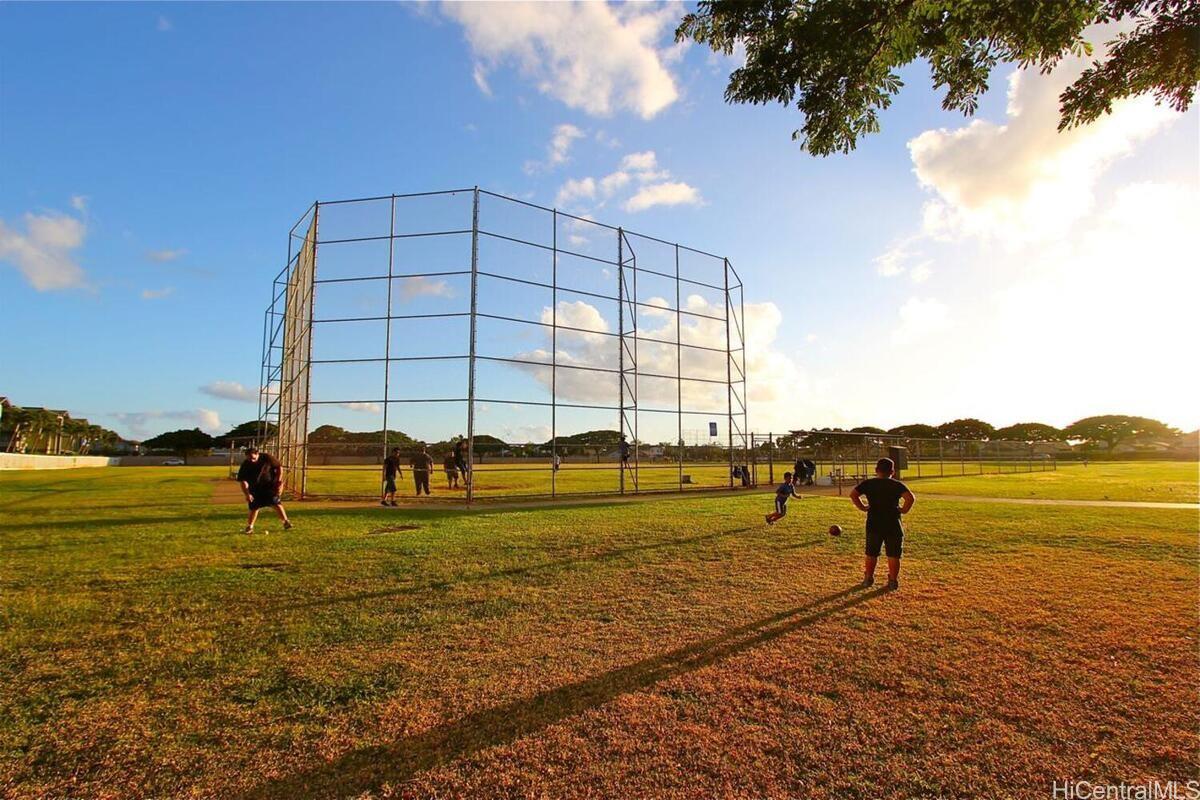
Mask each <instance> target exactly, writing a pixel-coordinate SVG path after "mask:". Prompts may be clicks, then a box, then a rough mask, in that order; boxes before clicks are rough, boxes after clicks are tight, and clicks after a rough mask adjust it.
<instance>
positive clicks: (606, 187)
mask: <svg viewBox="0 0 1200 800" xmlns="http://www.w3.org/2000/svg"><path fill="white" fill-rule="evenodd" d="M627 183H629V173H628V172H623V171H621V170H617V171H616V172H612V173H609V174H608V175H605V176H604V177H603V178H601V179H600V191H601V192H602V193H603V194H604V196H605V197H611V196H612V195H613V194H614V193H615V192H617V191H619V190H621V189H622V188H624V187H625V185H626V184H627Z"/></svg>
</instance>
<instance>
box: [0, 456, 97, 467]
mask: <svg viewBox="0 0 1200 800" xmlns="http://www.w3.org/2000/svg"><path fill="white" fill-rule="evenodd" d="M120 463H121V459H119V458H109V457H107V456H39V455H32V454H26V453H0V469H77V468H79V467H115V466H117V465H118V464H120Z"/></svg>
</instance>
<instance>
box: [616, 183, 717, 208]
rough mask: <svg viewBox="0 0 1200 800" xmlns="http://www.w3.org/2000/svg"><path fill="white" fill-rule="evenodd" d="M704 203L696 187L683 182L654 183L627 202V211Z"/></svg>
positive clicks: (625, 206)
mask: <svg viewBox="0 0 1200 800" xmlns="http://www.w3.org/2000/svg"><path fill="white" fill-rule="evenodd" d="M701 202H703V201H702V199H701V197H700V192H699V191H697V190H696V188H695V187H693V186H689V185H688V184H686V183H683V182H681V181H677V182H671V183H653V184H650V185H649V186H643V187H642V188H641V189H639V190H638V192H637V194H635V195H634V196H633V197H631V198H629V199H628V200H626V201H625V205H624V209H625V210H626V211H630V212H635V211H645V210H646V209H648V208H653V207H654V206H677V205H700V203H701Z"/></svg>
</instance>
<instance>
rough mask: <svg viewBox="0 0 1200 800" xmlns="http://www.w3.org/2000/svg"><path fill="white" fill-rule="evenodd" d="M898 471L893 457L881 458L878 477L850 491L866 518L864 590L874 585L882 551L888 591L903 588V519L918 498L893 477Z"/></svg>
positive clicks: (876, 468) (877, 464)
mask: <svg viewBox="0 0 1200 800" xmlns="http://www.w3.org/2000/svg"><path fill="white" fill-rule="evenodd" d="M895 472H896V465H895V463H894V462H893V461H892V460H891V459H890V458H881V459H879V461H877V462H876V463H875V477H874V478H867V479H866V480H865V481H863V482H862V483H860V484H858V486H855V487H854V489H853V490H852V491H851V492H850V502H851V503H853V504H854V507H855V508H857V509H858V510H859V511H863V512H866V515H867V537H866V560H865V561H864V562H863V586H864V587H865V586H870V585H871V584H873V583H875V565H876V563H878V561H879V551H880V550H881V549H882V550H884V551H885V552H886V553H887V561H888V582H887V588H888V589H889V590H890V591H895V590H896V589H899V588H900V554H901V552H902V551H903V549H904V526H903V525H902V524H901V522H900V518H901V517H902V516H904V515H905V514H907V513H908V512H909V511H911V510H912V507H913V503H915V502H916V500H917V499H916V497H914V496H913V493H912V492H911V491H910V490H909V488H908V487H907V486H905V485H904V484H903V483H901V482H900V481H898V480H896V479H895V478H894V477H892V476H893V475H894V474H895ZM864 497H865V498H866V499H867V502H866V503H863V498H864Z"/></svg>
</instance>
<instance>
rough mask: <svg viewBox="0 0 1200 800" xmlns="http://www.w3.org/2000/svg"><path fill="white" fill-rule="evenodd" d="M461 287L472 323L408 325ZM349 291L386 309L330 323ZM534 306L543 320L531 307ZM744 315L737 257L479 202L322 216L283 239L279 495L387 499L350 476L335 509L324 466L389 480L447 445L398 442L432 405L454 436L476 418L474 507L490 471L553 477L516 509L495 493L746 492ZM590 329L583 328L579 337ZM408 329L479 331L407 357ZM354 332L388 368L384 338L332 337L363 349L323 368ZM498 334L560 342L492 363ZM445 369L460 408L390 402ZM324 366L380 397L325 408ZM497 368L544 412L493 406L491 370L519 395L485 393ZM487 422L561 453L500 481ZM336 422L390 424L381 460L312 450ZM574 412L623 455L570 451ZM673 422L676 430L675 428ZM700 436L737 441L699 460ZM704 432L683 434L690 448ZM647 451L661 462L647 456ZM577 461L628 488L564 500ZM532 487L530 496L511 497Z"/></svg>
mask: <svg viewBox="0 0 1200 800" xmlns="http://www.w3.org/2000/svg"><path fill="white" fill-rule="evenodd" d="M385 219H386V222H385V221H384V220H385ZM331 220H334V221H333V222H331ZM364 247H371V248H372V254H371V255H370V256H367V257H362V254H361V253H360V254H358V255H354V256H350V257H343V256H344V255H345V252H346V251H349V250H350V249H351V248H360V249H361V248H364ZM410 250H411V251H412V252H408V251H410ZM421 253H424V255H421ZM337 254H340V255H337ZM459 257H461V259H462V260H463V261H466V260H467V259H468V258H469V266H467V265H466V264H461V265H459V264H456V259H458V258H459ZM335 258H336V259H338V260H339V263H338V264H337V265H336V266H335V265H334V264H333V261H334V260H335ZM639 260H640V263H639ZM531 265H533V266H531ZM453 281H458V282H459V285H460V286H461V287H462V289H463V291H464V293H465V294H466V300H467V301H468V302H467V303H465V304H464V305H461V306H456V307H453V308H451V309H449V310H445V309H441V310H438V309H435V310H433V311H429V310H426V309H416V310H413V309H410V308H409V304H410V303H412V302H414V301H417V300H422V299H427V298H434V299H447V298H457V297H458V296H459V295H457V294H456V293H455V292H454V291H453V290H452V289H450V288H449V287H448V282H453ZM484 281H486V282H487V286H486V287H485V286H483V285H482V282H484ZM639 284H640V285H639ZM375 285H382V286H383V287H384V292H383V294H382V298H383V299H382V301H381V298H380V296H371V295H369V294H367V293H366V292H368V289H366V288H362V287H372V286H375ZM648 285H649V287H650V288H649V289H648V288H647V286H648ZM468 286H469V289H467V287H468ZM346 287H360V288H358V289H355V291H359V292H360V294H359V295H358V297H359V300H358V301H357V302H360V303H367V304H373V305H372V306H371V307H372V308H373V309H374V310H373V311H372V313H348V312H346V311H345V310H344V309H345V308H348V307H349V306H340V307H338V311H337V313H335V315H333V316H330V315H329V313H328V312H327V311H325V312H323V311H322V296H323V295H324V294H326V293H328V294H329V295H330V296H333V295H335V294H336V293H337V292H343V291H345V288H346ZM369 291H371V292H373V291H374V289H370V290H369ZM539 294H540V295H541V296H542V298H543V300H542V301H541V302H538V301H537V295H539ZM564 298H567V299H564ZM571 298H576V299H574V300H571ZM547 300H548V301H549V303H548V305H546V304H545V301H547ZM481 302H482V305H481ZM528 303H532V307H531V308H527V307H523V304H528ZM357 307H358V306H355V308H357ZM506 309H515V310H506ZM581 309H582V311H581ZM744 311H745V299H744V287H743V283H742V280H741V278H740V276H739V275H738V273H737V271H736V270H735V269H734V267H733V265H732V264H731V263H730V261H729V259H728V258H726V257H723V256H717V255H714V254H712V253H708V252H705V251H703V250H698V249H696V248H692V247H688V246H685V245H681V244H679V243H677V242H669V241H666V240H664V239H659V238H657V237H653V236H648V235H645V234H640V233H637V232H634V231H631V230H628V229H626V228H624V227H619V226H618V227H615V226H612V225H608V224H605V223H601V222H597V221H595V220H593V219H590V218H587V217H583V216H577V215H573V214H569V213H566V212H564V211H560V210H558V209H556V208H547V207H544V206H539V205H536V204H533V203H529V202H527V201H524V200H519V199H516V198H512V197H507V196H505V195H502V194H497V193H495V192H490V191H487V190H485V189H481V188H479V187H472V188H469V189H456V190H446V191H437V192H419V193H409V194H393V195H383V196H377V197H366V198H356V199H350V200H334V201H318V202H314V203H313V204H312V205H311V206H310V207H309V208H308V209H307V210H306V212H305V213H304V214H303V215H302V216H301V218H300V219H299V220H298V221H297V222H296V224H295V225H293V226H292V228H291V230H290V231H289V232H288V261H287V264H286V265H285V266H284V267H283V269H281V270H280V271H279V272H278V273H277V274H276V276H275V278H274V280H273V284H272V295H271V303H270V305H269V306H268V307H267V309H266V311H265V313H264V319H263V359H262V369H261V382H260V386H261V387H262V389H261V392H260V402H259V420H260V422H261V423H262V434H263V439H264V441H266V442H267V447H268V449H269V450H274V451H275V453H276V455H277V457H278V458H279V460H280V461H281V462H282V464H283V467H284V471H285V492H286V493H287V494H288V495H289V496H292V497H298V498H309V497H321V496H346V497H369V496H373V495H374V494H375V492H373V491H372V490H371V489H372V487H373V486H378V482H377V481H375V480H364V481H362V483H361V486H357V485H356V488H354V489H353V490H348V489H347V488H346V487H347V485H348V484H346V475H345V474H344V473H343V474H340V475H336V476H334V477H337V478H338V479H339V480H341V481H342V484H343V485H342V486H341V488H337V489H335V490H326V489H324V488H322V487H319V486H314V485H313V484H312V481H311V480H310V479H311V478H312V477H313V476H314V474H315V472H316V471H318V470H321V469H327V468H328V467H327V466H325V465H328V464H331V463H334V462H336V461H338V459H341V460H342V461H346V460H347V459H350V458H351V457H350V456H347V455H337V454H338V453H350V452H353V453H355V454H356V455H355V456H354V458H357V459H360V460H362V459H365V463H364V464H362V471H366V470H370V471H372V472H377V471H378V464H379V462H380V461H381V460H382V458H383V457H384V455H385V454H386V453H387V452H388V450H389V449H391V448H392V447H394V446H397V445H401V446H403V447H404V449H406V450H407V449H411V447H412V446H413V441H412V438H415V439H419V440H431V439H436V438H438V437H437V435H435V434H432V433H427V432H425V431H422V430H421V429H420V427H419V425H417V423H416V422H415V421H414V422H413V424H412V425H410V424H408V421H406V422H405V423H403V425H404V427H405V428H406V429H407V430H408V431H409V432H410V433H415V434H416V435H415V436H414V437H412V438H406V439H404V441H403V442H401V441H398V439H399V438H400V437H401V436H402V434H399V433H395V432H393V431H392V430H391V429H390V427H389V423H395V422H396V421H397V418H398V417H399V418H401V419H404V418H405V417H406V416H407V415H408V414H409V412H408V411H407V410H406V409H413V408H416V407H417V406H418V405H422V406H423V405H427V404H428V405H433V404H441V406H442V407H443V408H445V407H446V406H447V405H449V407H450V411H449V415H448V416H449V417H450V418H454V417H455V415H456V414H458V413H461V411H456V410H455V409H461V410H462V411H465V414H463V416H464V417H465V418H464V419H462V420H461V422H462V423H464V424H465V431H466V432H465V436H464V437H463V438H465V441H466V449H467V464H468V465H470V466H469V469H470V470H471V472H472V476H471V477H470V479H468V480H466V487H465V497H466V500H467V502H471V501H473V500H475V499H477V498H478V496H479V491H478V490H477V483H478V481H477V479H476V478H475V477H474V474H473V473H474V471H475V466H476V465H477V464H478V463H479V462H480V461H481V460H482V459H484V458H485V457H486V458H489V459H491V460H492V461H493V462H497V463H494V464H490V465H489V467H490V469H488V471H487V472H486V473H485V474H486V475H488V476H493V475H496V474H499V473H503V472H504V471H505V470H506V469H508V470H509V471H511V472H514V473H516V472H517V471H519V470H529V469H541V468H543V467H544V469H545V470H546V472H547V473H548V478H549V480H548V481H540V482H538V481H535V482H532V483H530V481H529V480H528V478H529V475H530V473H524V475H523V476H520V480H517V479H515V478H514V490H513V491H505V492H502V493H501V496H505V497H514V496H550V497H557V496H571V495H581V494H628V493H643V492H651V491H655V492H659V491H684V490H687V489H693V488H731V487H733V486H735V485H737V484H738V483H740V479H735V474H736V473H737V467H738V466H739V465H744V464H747V463H749V450H750V446H751V438H750V435H749V433H748V428H747V424H746V418H747V410H746V404H747V400H746V388H747V381H746V346H745V342H746V335H745V318H744ZM410 312H411V313H410ZM580 314H582V315H584V316H586V317H587V318H586V320H585V321H582V322H581V321H578V320H576V319H575V318H574V316H578V315H580ZM573 315H574V316H573ZM414 320H419V321H421V322H422V325H429V324H432V323H433V321H435V320H437V321H445V320H454V321H455V322H456V323H457V322H461V321H464V320H465V322H466V325H467V327H466V329H465V330H464V329H461V328H460V329H458V330H461V332H462V333H464V334H465V336H464V338H465V339H466V341H463V342H459V343H458V344H459V345H460V347H461V348H462V349H458V350H455V351H447V352H440V351H435V350H430V349H429V348H428V347H422V346H419V345H420V344H425V343H426V340H427V339H428V338H436V337H433V336H432V335H430V336H423V335H421V334H418V336H417V337H416V339H414V338H413V337H412V336H406V335H404V334H402V335H401V336H400V337H399V340H397V335H396V331H397V329H398V328H400V327H402V326H405V325H409V324H410V323H412V322H413V321H414ZM614 323H615V324H614ZM648 323H653V324H648ZM355 324H370V325H373V326H375V327H376V328H377V329H378V330H379V331H380V332H382V335H383V352H382V353H380V352H378V347H377V345H378V342H377V341H375V342H374V343H372V341H371V339H372V338H373V336H375V335H377V334H370V335H365V334H364V335H363V336H362V337H356V336H350V335H343V334H339V335H338V337H339V338H340V339H343V340H345V341H346V342H348V346H349V348H350V349H349V350H348V351H343V352H340V353H338V354H337V357H330V355H329V354H327V353H324V352H321V346H320V345H321V341H322V337H323V334H324V333H325V331H327V330H329V329H332V328H334V327H335V326H348V325H355ZM500 324H503V325H512V326H517V327H522V326H529V327H530V329H531V330H535V331H538V332H540V333H534V334H519V335H518V336H516V337H514V340H516V339H519V338H520V337H521V336H529V335H532V336H539V335H540V336H543V337H545V338H547V339H548V342H547V344H548V350H547V349H546V348H544V347H543V348H538V349H534V350H532V351H530V350H528V348H526V349H525V351H523V352H504V351H502V350H501V351H497V350H496V349H495V346H494V343H495V342H496V341H498V340H500V339H503V338H504V337H503V336H502V335H499V334H496V335H493V332H492V331H493V328H495V326H497V325H500ZM655 325H657V326H659V327H655ZM484 328H487V330H486V331H484ZM671 332H673V333H674V337H673V339H671V337H670V336H669V334H670V333H671ZM450 338H454V337H453V336H450V337H447V339H450ZM481 339H482V342H483V344H484V346H481ZM564 343H566V344H564ZM314 346H316V347H317V350H316V351H314ZM571 347H575V348H576V351H575V352H572V350H571V349H570V348H571ZM355 348H360V349H359V350H357V351H356V350H355ZM463 349H465V352H463ZM581 351H582V354H581ZM672 351H673V355H672ZM589 358H590V360H589ZM451 362H453V363H460V362H461V363H465V365H466V376H465V377H466V380H465V385H463V386H462V387H461V388H462V390H464V392H463V393H462V394H461V395H459V394H457V393H456V394H453V395H452V396H445V395H444V394H437V395H435V394H430V395H425V396H411V395H409V394H404V395H401V394H398V393H397V386H398V385H402V386H404V387H408V386H410V385H412V384H414V383H418V384H419V383H420V379H421V377H422V375H423V374H424V373H425V372H427V371H432V370H434V369H438V368H440V367H439V366H438V365H444V364H448V363H451ZM330 365H344V366H347V367H349V366H351V365H355V367H356V368H357V367H366V366H367V365H381V366H382V370H381V371H382V374H381V375H379V376H378V378H379V380H378V383H377V386H378V389H379V390H380V391H374V390H371V391H369V392H368V391H366V390H364V389H363V388H361V387H362V386H365V385H366V384H363V383H360V384H359V388H357V389H352V388H349V387H351V386H353V382H351V381H340V382H337V381H334V382H332V383H335V384H337V385H339V386H340V387H346V388H344V389H343V391H345V392H347V394H346V396H336V397H329V396H325V395H321V396H314V374H313V373H314V367H316V368H317V369H318V370H321V369H326V368H328V367H329V366H330ZM672 365H673V370H672V369H671V366H672ZM497 366H498V367H500V368H509V369H511V370H514V372H512V373H510V377H511V375H518V374H520V375H523V376H524V377H525V378H530V377H531V376H532V378H533V381H534V383H536V384H539V385H540V387H541V390H542V391H544V395H542V394H538V392H537V391H534V392H533V393H532V394H530V393H528V392H527V393H526V394H525V395H524V396H513V397H498V396H494V394H495V390H494V389H490V390H489V391H480V386H479V377H480V376H479V373H480V370H481V369H484V368H485V369H487V370H488V372H489V380H490V381H491V382H492V383H497V384H498V385H500V386H506V385H507V386H508V387H510V388H511V387H514V386H516V384H517V383H518V382H519V379H518V378H511V379H505V378H501V379H499V380H498V381H496V380H492V377H491V376H492V375H494V374H495V371H494V369H493V368H494V367H497ZM370 368H372V369H373V368H374V366H371V367H370ZM449 382H450V381H443V383H449ZM609 382H611V384H610V383H609ZM327 383H329V382H327ZM526 383H528V381H526ZM490 386H491V384H490V383H489V387H490ZM672 394H673V398H672V397H671V395H672ZM604 397H608V398H610V399H609V400H607V401H604V400H603V398H604ZM672 400H673V402H671V401H672ZM493 405H503V406H504V407H505V408H509V407H512V408H517V407H524V408H526V409H529V408H537V409H544V410H547V411H548V414H549V420H548V421H549V425H548V428H549V439H548V441H546V442H544V443H542V444H540V445H535V444H533V443H531V444H530V445H528V446H526V445H521V448H527V449H523V450H522V452H523V453H524V454H525V457H526V461H525V462H524V463H520V464H517V465H512V466H510V467H506V466H505V464H506V463H507V462H505V458H511V457H512V453H511V452H509V450H508V449H506V448H501V449H497V448H500V445H497V444H496V443H495V441H493V439H492V437H484V440H479V438H478V437H479V436H480V435H481V431H480V419H479V415H480V413H481V411H489V410H491V406H493ZM329 407H340V408H342V409H355V410H359V411H362V410H367V411H370V412H372V413H374V412H376V411H377V412H378V413H379V415H380V416H381V417H382V428H381V431H380V435H379V436H378V441H372V442H363V441H361V440H360V441H356V442H354V443H346V442H316V441H315V440H314V439H313V437H311V434H312V432H313V429H314V416H317V415H319V414H320V413H321V411H322V410H323V409H326V408H329ZM568 411H577V412H579V413H580V414H583V413H587V414H591V415H592V416H591V419H594V420H601V421H602V420H603V419H605V418H607V415H611V422H612V423H615V429H616V431H618V432H619V436H620V438H621V442H622V444H620V445H619V447H620V450H619V451H615V452H612V453H603V452H600V451H601V450H602V449H603V448H602V447H598V446H596V445H594V444H592V445H587V446H584V445H579V444H576V443H574V441H573V440H571V438H570V437H571V436H575V434H568V432H567V430H566V429H565V428H564V425H566V427H567V428H569V427H570V425H569V424H566V423H564V421H563V415H564V414H565V413H566V412H568ZM672 417H673V422H674V424H673V425H669V424H668V420H669V419H670V418H672ZM697 417H699V418H707V422H708V425H710V426H712V425H715V424H716V422H715V420H721V421H722V422H723V425H722V426H721V427H723V428H724V429H725V430H724V431H723V433H724V436H721V437H718V438H717V439H713V438H711V437H710V438H709V441H708V442H706V443H701V442H699V441H697V438H699V437H693V441H692V442H691V443H690V444H689V443H688V442H687V441H686V437H685V420H695V419H696V418H697ZM446 418H447V415H446V414H442V415H441V416H440V417H439V419H442V420H444V419H446ZM268 422H273V423H275V425H276V430H275V431H274V433H273V435H272V436H267V433H268V430H269V426H268V424H267V423H268ZM692 424H694V422H693V423H691V424H689V425H687V426H686V428H687V429H692ZM414 426H415V427H414ZM575 427H578V425H576V426H575ZM668 427H669V428H671V430H670V433H671V435H670V436H669V437H668V436H667V435H666V432H667V429H668ZM431 430H432V429H431ZM711 430H712V428H710V432H711ZM578 433H582V431H579V432H578ZM648 435H649V436H651V437H653V438H654V439H657V440H658V441H659V442H662V444H661V445H652V444H648V443H647V441H643V439H645V438H646V437H647V436H648ZM576 438H577V437H576ZM625 442H627V443H628V447H626V445H625V444H624V443H625ZM668 442H669V443H670V444H668ZM612 444H616V443H609V446H611V445H612ZM672 445H674V446H672ZM339 448H340V449H339ZM364 451H369V452H366V454H365V455H364ZM314 454H315V459H314ZM505 454H507V455H505ZM585 454H586V456H585ZM564 457H565V458H566V459H570V460H572V461H579V462H582V461H584V460H585V457H586V460H587V461H588V462H589V463H588V466H589V468H591V469H599V470H606V469H610V470H612V471H613V472H615V475H614V476H602V475H601V473H592V475H591V478H592V479H593V480H595V479H596V478H597V476H601V478H602V479H600V480H599V485H595V486H594V485H591V484H590V483H589V484H587V485H583V484H580V483H578V482H574V481H566V482H564V481H563V480H562V476H560V473H559V462H560V460H562V459H564ZM697 459H699V460H701V461H703V462H704V463H705V464H718V463H719V464H720V465H721V469H720V471H719V473H718V472H717V471H716V467H712V468H711V469H709V468H708V467H705V468H704V469H708V470H709V471H708V472H707V473H706V475H708V478H707V479H706V480H705V481H696V480H694V477H695V476H693V475H690V474H688V472H687V465H688V464H689V463H694V462H695V461H696V460H697ZM343 469H349V467H345V466H344V465H343ZM692 471H693V472H695V471H696V470H692ZM464 477H466V476H464ZM608 477H614V478H615V480H612V481H609V480H608ZM522 481H524V482H525V483H530V485H526V486H519V485H515V484H520V483H522Z"/></svg>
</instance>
